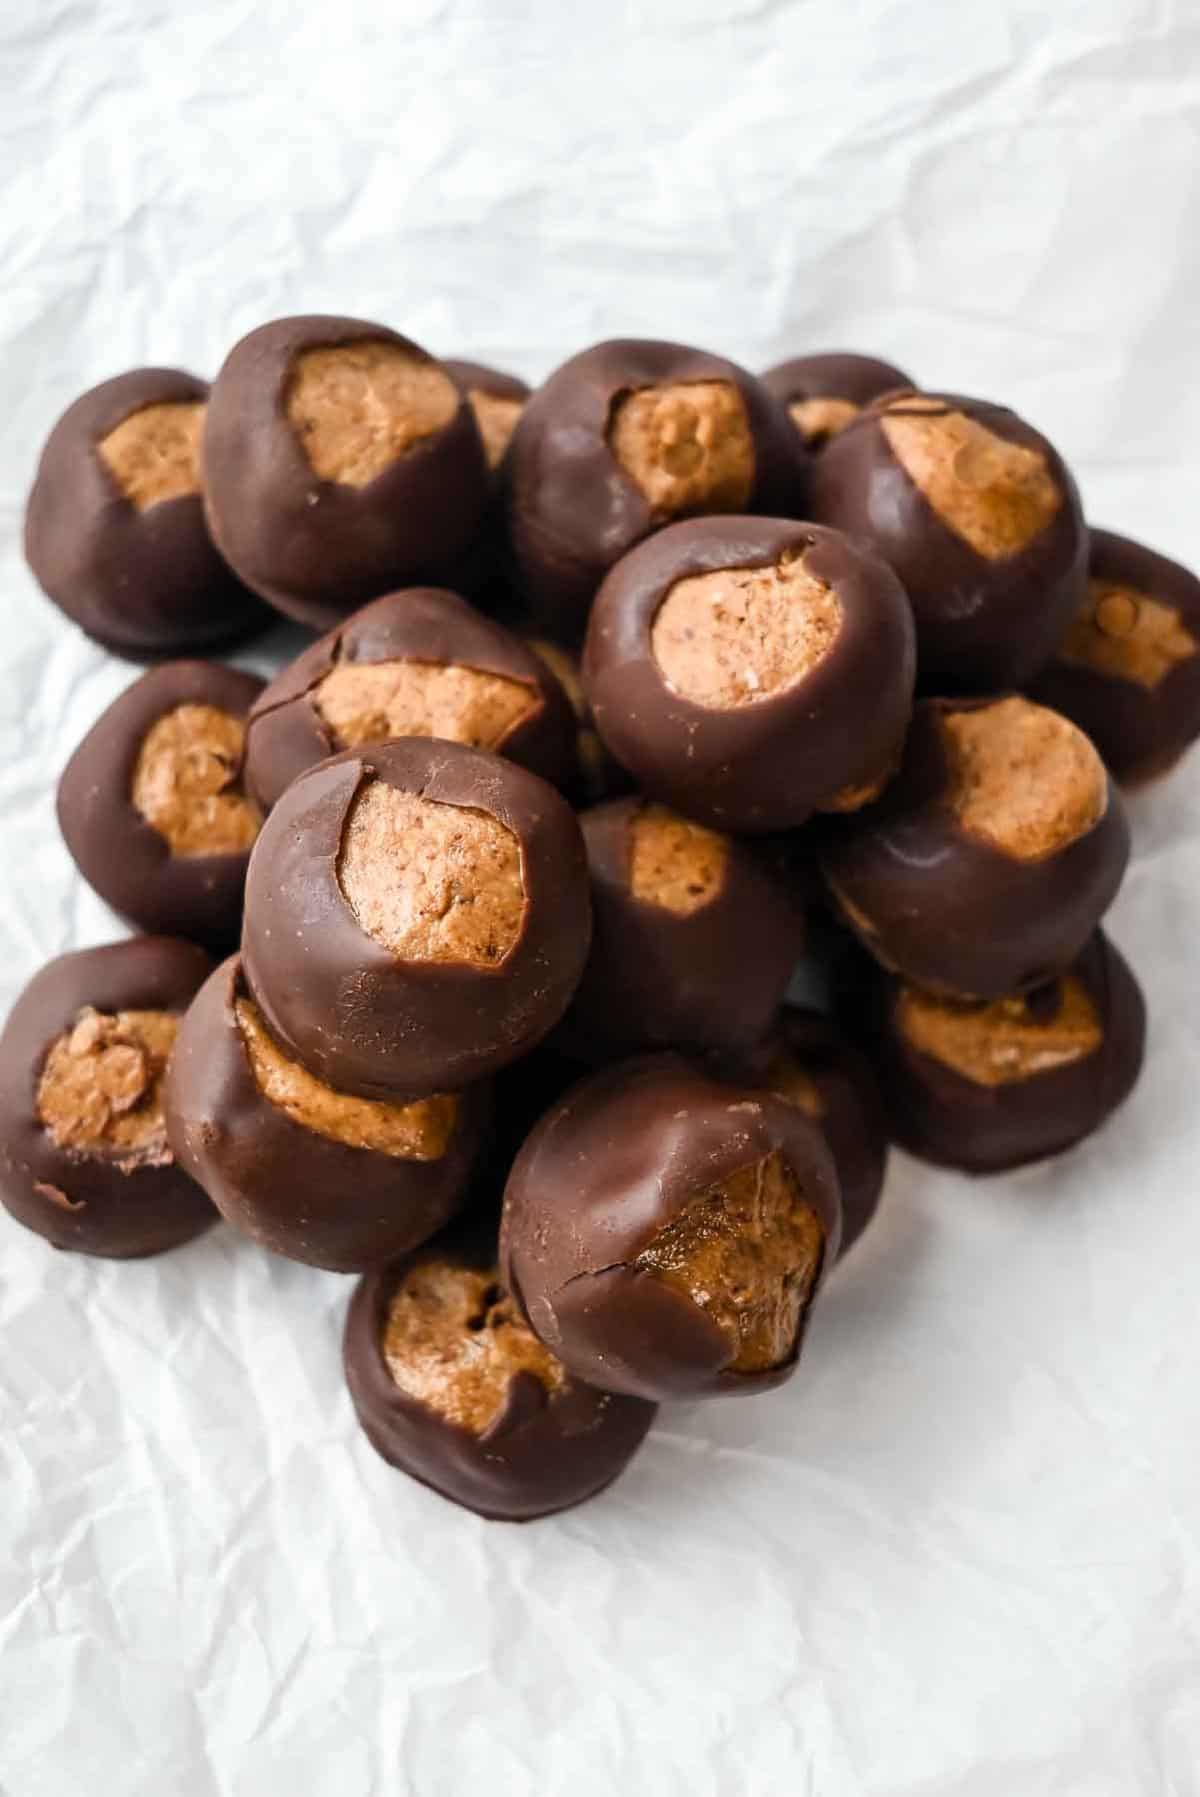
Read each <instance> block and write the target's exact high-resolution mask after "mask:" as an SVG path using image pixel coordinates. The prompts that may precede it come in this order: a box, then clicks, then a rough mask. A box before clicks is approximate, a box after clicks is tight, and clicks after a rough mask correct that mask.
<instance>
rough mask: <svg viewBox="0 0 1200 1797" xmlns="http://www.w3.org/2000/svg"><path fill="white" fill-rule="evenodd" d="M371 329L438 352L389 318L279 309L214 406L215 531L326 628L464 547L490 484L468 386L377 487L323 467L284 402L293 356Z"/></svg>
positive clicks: (241, 563) (256, 585)
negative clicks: (284, 313)
mask: <svg viewBox="0 0 1200 1797" xmlns="http://www.w3.org/2000/svg"><path fill="white" fill-rule="evenodd" d="M363 342H384V343H393V344H396V345H398V346H399V347H400V348H401V349H404V350H407V351H408V353H409V354H410V355H411V356H414V357H417V358H419V359H421V360H423V361H432V360H433V357H432V356H429V355H427V353H426V352H425V351H424V350H423V349H421V348H420V347H419V346H418V345H417V344H415V343H412V342H410V341H409V339H408V338H407V337H401V336H400V335H399V334H398V333H397V332H396V331H391V330H388V329H387V327H386V326H385V325H380V324H370V323H367V322H365V321H364V320H362V319H356V318H328V317H305V318H280V319H276V320H275V322H274V323H272V324H265V325H260V326H259V328H258V330H256V331H251V333H250V335H249V336H248V337H243V338H242V340H241V342H240V343H238V344H235V346H234V348H233V349H232V350H231V351H230V353H229V355H228V356H227V357H226V359H225V362H224V364H223V366H222V368H221V371H220V373H219V374H218V376H217V378H216V380H215V381H214V382H213V389H212V397H211V399H210V400H209V406H208V414H207V417H206V419H205V426H204V475H205V501H206V505H207V510H208V522H209V528H210V529H211V531H212V534H213V538H214V540H215V542H216V543H217V545H218V546H219V548H220V550H221V552H222V554H223V555H224V556H225V557H226V558H227V559H228V561H229V562H230V563H231V564H232V566H233V567H234V568H236V569H237V571H238V573H239V574H240V575H241V577H242V579H243V580H244V581H245V582H246V584H247V586H250V587H253V589H254V591H255V592H256V593H261V594H262V596H263V598H264V599H267V600H269V601H270V603H271V604H272V605H273V606H275V607H276V609H277V610H279V611H281V612H284V613H285V614H286V615H287V616H288V617H291V618H296V619H298V620H299V622H300V623H301V624H308V625H311V626H312V628H313V629H314V630H327V629H329V628H330V626H332V625H334V624H336V623H337V622H338V620H339V619H340V618H344V617H345V616H346V614H347V613H348V612H351V611H354V610H355V608H356V607H357V606H360V605H362V604H363V603H364V602H365V601H366V600H368V599H372V598H374V597H375V595H376V594H377V593H386V592H390V591H392V590H393V589H394V588H396V587H401V586H405V585H408V584H410V583H413V582H415V581H418V580H420V579H421V578H422V576H423V575H424V574H425V573H427V571H429V570H430V569H433V568H435V567H437V566H439V565H441V564H442V563H445V562H449V561H450V560H451V559H452V558H453V557H455V556H456V555H459V554H461V552H462V551H463V550H465V549H466V547H467V545H468V544H469V543H470V541H471V539H472V537H473V536H474V535H475V532H476V530H477V529H478V527H479V524H480V520H481V517H482V514H483V507H484V502H485V499H486V497H487V486H488V478H487V465H486V463H485V461H484V455H483V444H482V442H481V440H480V436H479V431H478V428H477V426H476V424H475V416H474V413H473V412H472V410H471V407H470V405H469V403H468V401H467V398H466V395H465V394H464V395H463V398H462V403H461V405H460V406H459V408H458V411H457V412H456V413H455V415H454V417H453V418H452V420H451V421H450V423H449V424H448V425H446V427H445V428H444V429H443V430H440V431H436V432H434V433H433V434H432V435H431V436H428V437H425V438H423V439H422V440H421V441H419V442H417V443H414V444H413V445H412V447H411V448H410V449H408V450H407V451H406V453H405V454H404V455H402V456H399V457H398V458H397V459H396V460H395V461H394V462H393V463H392V464H391V465H390V466H389V467H387V468H385V469H384V470H383V472H382V473H381V474H379V475H377V476H376V477H375V479H374V480H372V481H369V482H368V483H367V484H366V485H365V486H362V487H354V486H349V485H347V484H344V483H342V482H339V481H330V480H322V479H320V478H319V476H318V475H317V474H316V473H314V471H313V469H312V467H311V466H310V464H309V461H308V458H307V456H306V455H305V453H304V448H303V446H302V444H301V443H300V441H299V440H298V438H297V437H296V435H295V432H294V431H293V430H292V427H291V425H290V424H289V423H288V419H287V413H286V410H285V395H286V392H287V386H288V380H289V376H290V372H291V366H292V362H293V360H294V358H295V357H297V356H298V355H299V354H300V353H301V352H302V351H304V350H308V349H335V348H337V347H338V346H339V345H344V344H352V343H363Z"/></svg>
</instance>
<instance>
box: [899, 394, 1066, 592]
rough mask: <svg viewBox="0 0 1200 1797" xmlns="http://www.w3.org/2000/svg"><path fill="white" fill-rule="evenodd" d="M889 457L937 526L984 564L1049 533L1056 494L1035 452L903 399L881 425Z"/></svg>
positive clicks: (925, 403)
mask: <svg viewBox="0 0 1200 1797" xmlns="http://www.w3.org/2000/svg"><path fill="white" fill-rule="evenodd" d="M880 422H881V425H882V428H883V434H884V436H885V437H886V438H887V441H888V444H889V447H890V448H891V451H892V454H893V455H894V456H895V458H896V460H897V461H898V462H899V464H900V466H901V467H902V468H903V469H904V471H905V473H906V474H907V475H908V477H909V479H910V480H911V481H912V482H913V484H914V486H917V487H919V488H920V490H921V492H922V493H923V494H924V495H925V498H926V499H927V500H928V502H929V504H930V506H931V507H932V509H933V510H934V511H935V512H936V513H937V515H938V517H939V518H940V519H941V521H942V523H943V524H944V525H946V526H947V528H948V529H949V530H952V531H953V532H954V534H955V535H956V536H958V537H961V538H962V540H963V542H964V543H968V544H969V545H970V547H971V548H972V549H973V550H974V551H975V553H976V554H977V555H981V556H983V557H984V558H985V559H986V560H987V561H1003V560H1004V559H1005V558H1006V557H1008V556H1013V555H1018V554H1019V553H1020V551H1021V550H1022V549H1024V548H1025V547H1026V545H1027V544H1029V543H1031V542H1032V541H1033V539H1034V538H1035V537H1036V536H1038V535H1040V533H1041V532H1042V531H1044V530H1045V529H1046V528H1047V526H1048V525H1050V524H1051V523H1052V522H1053V520H1054V518H1055V516H1056V514H1057V513H1058V510H1059V508H1060V507H1061V505H1062V502H1063V494H1062V491H1061V489H1060V488H1059V486H1058V483H1057V482H1056V481H1055V479H1054V477H1053V475H1052V474H1051V473H1050V470H1049V468H1048V467H1047V465H1046V458H1045V456H1044V455H1043V454H1042V453H1041V451H1040V450H1037V449H1028V448H1026V447H1025V445H1024V444H1021V443H1010V442H1008V441H1007V440H1006V439H1005V438H1004V437H998V436H997V435H996V434H995V432H994V431H990V430H988V429H987V428H986V426H984V425H982V424H980V423H979V422H978V421H977V420H976V419H974V418H969V417H967V415H966V413H965V412H952V411H949V410H947V409H946V408H945V407H944V406H943V405H942V403H941V401H940V400H933V399H927V398H923V397H922V396H920V395H913V394H909V395H906V396H904V397H902V398H899V399H895V400H893V401H892V402H891V405H890V406H889V407H887V408H886V409H885V411H884V412H883V414H882V416H881V419H880Z"/></svg>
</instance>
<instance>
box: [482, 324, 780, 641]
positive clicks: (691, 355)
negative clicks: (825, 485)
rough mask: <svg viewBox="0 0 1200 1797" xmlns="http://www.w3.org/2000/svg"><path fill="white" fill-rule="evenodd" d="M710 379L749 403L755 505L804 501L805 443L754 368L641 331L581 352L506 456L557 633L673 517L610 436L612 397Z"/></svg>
mask: <svg viewBox="0 0 1200 1797" xmlns="http://www.w3.org/2000/svg"><path fill="white" fill-rule="evenodd" d="M704 381H718V382H725V383H728V384H729V385H730V386H732V387H734V388H735V389H736V390H737V392H738V394H739V395H740V397H741V401H742V404H743V406H744V408H745V413H746V418H747V421H748V424H749V429H750V435H751V439H752V441H753V445H754V458H755V468H754V479H753V486H752V490H751V493H750V498H749V502H748V504H747V507H746V509H747V511H751V512H761V513H765V514H771V513H784V514H786V513H789V512H790V513H792V514H793V515H794V514H795V513H797V512H799V511H801V510H802V509H803V503H804V492H805V475H806V469H807V456H806V454H805V451H804V448H803V445H802V444H801V443H800V442H799V440H798V438H797V436H796V433H795V431H794V429H793V428H792V424H791V421H790V419H789V418H788V416H787V413H786V412H785V411H784V409H783V407H782V406H781V405H779V403H778V402H777V401H776V400H775V399H774V398H773V397H772V395H771V394H769V393H768V392H767V390H766V389H765V387H763V386H762V384H761V383H760V382H759V381H757V380H755V378H754V376H753V375H751V374H748V373H747V372H746V370H745V369H743V368H739V367H738V366H737V365H736V364H735V363H733V362H728V361H726V360H725V359H724V358H723V357H721V356H712V355H708V354H707V353H705V352H704V351H702V350H697V349H688V348H686V347H685V346H683V345H682V344H677V343H660V342H651V341H641V340H638V339H633V338H618V339H614V340H612V341H610V342H606V343H598V344H596V345H595V346H594V347H593V348H591V349H588V350H584V351H583V352H582V353H581V354H579V355H577V356H572V357H571V359H570V360H569V361H567V362H564V363H563V364H562V366H561V367H560V368H558V369H556V370H555V372H554V373H553V374H552V375H551V376H550V378H549V379H548V380H547V381H546V382H545V383H544V384H543V385H542V386H541V387H539V388H538V390H537V392H536V393H535V394H534V395H533V397H532V398H531V399H530V401H529V403H528V404H527V405H526V407H525V409H524V411H523V413H522V414H521V419H520V422H519V424H518V425H517V429H516V432H515V434H514V436H513V440H512V443H511V445H510V447H509V453H508V460H507V467H506V478H507V486H508V507H509V524H510V532H511V538H512V544H513V549H514V551H515V554H516V559H517V564H518V568H519V570H520V575H521V582H522V585H523V587H524V589H525V592H526V594H527V597H528V599H529V601H530V603H531V604H532V605H533V606H534V608H535V610H536V611H537V612H538V614H539V615H540V617H541V618H542V620H543V623H544V625H545V628H546V630H547V632H548V634H550V635H551V636H554V637H557V638H558V639H559V640H561V641H564V642H572V641H575V642H577V641H578V640H579V638H580V637H581V636H582V635H583V631H584V627H585V625H586V623H587V613H588V608H589V606H590V605H591V602H592V599H593V597H594V595H595V593H596V590H597V588H598V587H599V585H600V582H601V581H602V580H603V578H604V576H605V575H606V574H607V572H608V570H609V569H610V568H611V567H612V566H613V564H614V563H615V562H616V561H618V560H619V559H620V557H621V556H622V555H624V554H625V553H626V552H627V551H628V550H630V549H632V548H633V546H634V545H635V544H636V543H640V542H641V541H642V540H643V538H645V537H647V536H649V535H650V534H651V532H653V531H654V530H656V529H657V528H659V527H660V524H661V523H662V522H665V520H659V519H656V517H655V516H654V513H653V512H652V510H651V507H650V505H649V503H648V501H647V499H646V498H645V496H644V494H643V493H642V491H641V490H640V488H639V487H638V486H637V484H636V483H635V482H634V480H633V479H632V478H631V477H630V476H629V475H628V474H627V473H626V472H625V470H624V469H623V468H622V467H621V465H620V463H619V462H618V461H617V459H616V457H615V455H614V454H613V451H612V449H611V447H610V445H609V442H608V430H609V425H610V421H611V418H612V415H613V409H614V407H615V406H616V404H617V402H618V401H619V400H620V399H621V398H622V397H623V396H624V395H626V394H628V393H631V392H634V391H637V390H639V389H643V388H648V387H657V386H665V385H673V384H676V383H688V382H704Z"/></svg>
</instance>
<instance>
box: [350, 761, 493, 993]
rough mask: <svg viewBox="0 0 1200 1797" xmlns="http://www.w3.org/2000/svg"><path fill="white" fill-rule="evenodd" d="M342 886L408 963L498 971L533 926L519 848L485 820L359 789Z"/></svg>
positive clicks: (381, 790)
mask: <svg viewBox="0 0 1200 1797" xmlns="http://www.w3.org/2000/svg"><path fill="white" fill-rule="evenodd" d="M338 879H339V881H340V883H341V888H342V891H343V893H344V894H345V897H346V900H347V902H348V903H349V905H350V908H351V910H352V911H353V912H354V915H355V916H356V917H357V919H358V921H359V923H360V924H361V925H362V927H363V929H364V930H365V931H366V933H367V935H368V936H370V937H372V938H373V939H374V940H375V941H376V942H378V943H379V944H380V945H381V946H382V947H383V948H386V949H388V950H389V952H390V953H391V954H393V955H395V956H396V957H397V959H399V960H401V961H458V962H464V963H466V964H468V965H474V966H479V967H495V966H497V965H498V964H499V963H500V962H501V961H503V960H504V958H505V956H506V955H507V954H508V953H509V951H510V950H511V949H512V948H513V947H514V945H515V944H516V942H517V940H518V938H519V936H520V934H521V929H522V926H523V924H524V920H525V883H524V880H523V878H522V873H521V848H520V844H519V843H518V841H517V838H516V837H515V836H514V835H513V833H512V831H511V830H509V829H508V828H506V826H505V825H504V824H501V823H499V822H498V821H497V820H496V818H494V817H492V816H491V815H490V814H489V813H488V812H486V811H477V810H475V809H474V808H473V807H469V806H465V805H445V804H440V803H438V802H437V801H436V800H433V799H425V798H420V797H418V795H417V794H415V793H409V792H398V791H397V790H396V788H395V787H393V786H388V785H386V784H385V782H384V781H382V780H372V781H370V782H368V784H366V785H365V786H363V787H361V788H360V790H359V793H358V796H357V798H356V799H355V801H354V804H353V806H352V807H351V810H350V815H349V818H348V820H347V823H346V828H345V831H344V832H343V835H342V847H341V855H340V858H339V862H338Z"/></svg>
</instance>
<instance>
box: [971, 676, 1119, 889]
mask: <svg viewBox="0 0 1200 1797" xmlns="http://www.w3.org/2000/svg"><path fill="white" fill-rule="evenodd" d="M941 731H942V740H943V743H944V745H945V749H946V755H947V759H948V761H949V763H950V772H951V790H950V793H949V794H948V799H949V804H950V807H951V809H952V810H953V812H954V814H955V816H956V817H957V819H958V821H959V823H960V824H961V825H962V827H963V829H964V830H966V831H967V832H968V833H969V834H970V835H972V836H979V837H982V838H983V840H984V841H985V842H989V843H991V845H992V846H993V848H997V849H999V850H1000V851H1001V853H1003V854H1005V855H1011V856H1012V857H1013V858H1014V859H1015V860H1017V861H1042V860H1044V859H1045V858H1046V856H1048V855H1054V854H1057V853H1058V852H1059V851H1060V850H1062V849H1065V848H1068V847H1069V846H1070V844H1071V843H1073V842H1077V841H1078V840H1079V838H1080V837H1081V836H1086V835H1087V833H1088V831H1089V830H1091V829H1094V827H1095V826H1096V824H1098V823H1099V821H1100V819H1101V818H1102V817H1103V816H1104V813H1105V811H1106V810H1107V808H1108V777H1107V775H1106V774H1105V771H1104V763H1103V762H1102V761H1101V759H1100V757H1099V755H1098V754H1097V753H1096V750H1095V749H1094V748H1093V746H1092V744H1091V742H1090V741H1089V739H1088V738H1087V737H1086V736H1085V735H1084V733H1083V731H1082V730H1079V729H1077V728H1076V726H1075V725H1074V724H1072V723H1070V722H1069V721H1068V719H1066V718H1064V717H1061V716H1060V715H1059V713H1058V712H1056V711H1050V710H1048V709H1047V708H1046V707H1045V706H1043V705H1034V704H1033V703H1032V702H1031V701H1030V700H1028V699H1018V698H1013V699H998V700H997V701H996V702H995V703H994V704H992V705H984V706H980V707H979V708H978V709H975V710H969V711H948V712H945V713H943V715H942V718H941Z"/></svg>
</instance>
